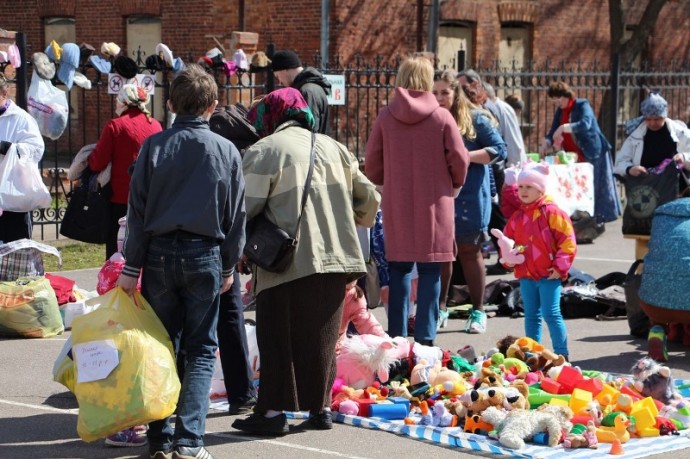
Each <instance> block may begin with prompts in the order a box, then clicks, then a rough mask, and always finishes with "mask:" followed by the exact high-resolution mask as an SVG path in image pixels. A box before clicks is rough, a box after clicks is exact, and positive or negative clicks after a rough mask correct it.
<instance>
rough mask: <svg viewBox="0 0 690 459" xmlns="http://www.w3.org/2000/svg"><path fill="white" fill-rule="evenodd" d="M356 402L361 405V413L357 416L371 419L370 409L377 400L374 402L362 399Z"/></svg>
mask: <svg viewBox="0 0 690 459" xmlns="http://www.w3.org/2000/svg"><path fill="white" fill-rule="evenodd" d="M356 402H357V403H359V412H358V413H357V416H365V417H369V407H370V406H371V405H373V404H375V403H376V400H372V399H370V398H360V399H358V400H356Z"/></svg>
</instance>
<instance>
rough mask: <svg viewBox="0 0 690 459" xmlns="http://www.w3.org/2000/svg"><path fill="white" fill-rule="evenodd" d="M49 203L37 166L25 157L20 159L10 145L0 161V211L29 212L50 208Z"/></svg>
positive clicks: (48, 193)
mask: <svg viewBox="0 0 690 459" xmlns="http://www.w3.org/2000/svg"><path fill="white" fill-rule="evenodd" d="M50 202H51V198H50V192H49V191H48V188H46V186H45V184H44V183H43V179H42V178H41V173H40V172H39V170H38V165H37V164H36V163H35V162H33V161H32V160H31V158H29V157H28V156H26V155H25V156H23V157H21V158H20V157H19V155H18V154H17V146H16V145H15V144H12V146H11V147H10V148H9V149H8V150H7V154H6V155H5V156H4V157H3V158H2V161H0V209H3V210H7V211H10V212H31V211H32V210H34V209H38V208H40V207H48V206H50Z"/></svg>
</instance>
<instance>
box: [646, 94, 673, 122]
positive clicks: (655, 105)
mask: <svg viewBox="0 0 690 459" xmlns="http://www.w3.org/2000/svg"><path fill="white" fill-rule="evenodd" d="M640 111H641V112H642V116H644V117H645V118H649V117H650V116H660V117H661V118H666V117H668V102H666V99H664V98H663V97H661V96H660V95H659V94H657V93H655V92H653V93H651V94H650V95H649V97H647V98H646V99H645V100H643V101H642V104H641V105H640Z"/></svg>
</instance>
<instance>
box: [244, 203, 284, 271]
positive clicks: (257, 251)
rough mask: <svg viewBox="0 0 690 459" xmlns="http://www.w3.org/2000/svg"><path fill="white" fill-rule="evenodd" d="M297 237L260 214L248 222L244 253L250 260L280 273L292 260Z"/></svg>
mask: <svg viewBox="0 0 690 459" xmlns="http://www.w3.org/2000/svg"><path fill="white" fill-rule="evenodd" d="M296 248H297V239H295V238H294V237H292V236H290V235H289V234H288V233H287V232H286V231H284V230H282V229H280V228H279V227H278V226H277V225H275V224H274V223H272V222H271V221H270V220H268V219H267V218H266V217H265V216H264V214H259V215H257V216H256V217H254V218H252V219H251V220H250V221H249V222H247V242H246V243H245V245H244V253H245V255H247V258H248V259H249V261H251V262H252V263H254V264H255V265H257V266H258V267H260V268H262V269H265V270H266V271H270V272H272V273H280V272H283V271H285V270H286V269H287V267H288V266H289V265H290V263H291V262H292V258H293V256H294V255H295V249H296Z"/></svg>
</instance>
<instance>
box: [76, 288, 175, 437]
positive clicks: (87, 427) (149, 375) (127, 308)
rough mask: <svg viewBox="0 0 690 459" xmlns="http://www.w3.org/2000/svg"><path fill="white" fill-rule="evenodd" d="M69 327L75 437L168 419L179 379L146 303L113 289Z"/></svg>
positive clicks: (166, 342)
mask: <svg viewBox="0 0 690 459" xmlns="http://www.w3.org/2000/svg"><path fill="white" fill-rule="evenodd" d="M88 303H93V304H96V303H100V305H99V306H98V308H97V309H96V310H94V311H93V312H90V313H89V314H86V315H83V316H81V317H76V318H75V319H74V322H73V323H72V358H73V360H74V367H75V370H76V371H75V376H76V382H75V383H74V394H75V396H76V397H77V401H78V402H79V419H78V420H77V433H78V434H79V436H80V437H81V438H82V439H83V440H84V441H87V442H89V441H93V440H96V439H98V438H103V437H106V436H108V435H111V434H114V433H116V432H118V431H120V430H123V429H127V428H129V427H131V426H134V425H140V424H147V423H149V422H151V421H155V420H158V419H164V418H166V417H168V416H170V415H171V414H172V413H173V412H174V411H175V408H176V406H177V398H178V396H179V393H180V380H179V378H178V376H177V370H176V368H175V358H174V353H173V347H172V342H171V341H170V338H169V336H168V333H167V331H166V330H165V327H164V326H163V324H162V323H161V321H160V320H159V319H158V316H157V315H156V313H155V312H154V311H153V309H152V308H151V306H150V305H149V304H148V302H147V301H146V300H145V299H144V297H143V296H141V294H140V293H138V292H136V293H134V295H133V296H131V297H130V296H128V295H127V294H126V293H125V292H124V290H122V289H121V288H119V287H118V288H114V289H112V290H111V291H109V292H108V293H106V294H105V295H103V296H100V297H98V298H93V299H91V300H89V301H88Z"/></svg>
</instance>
